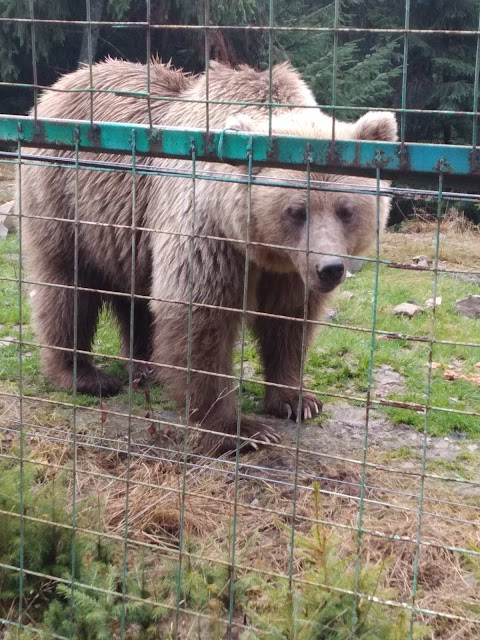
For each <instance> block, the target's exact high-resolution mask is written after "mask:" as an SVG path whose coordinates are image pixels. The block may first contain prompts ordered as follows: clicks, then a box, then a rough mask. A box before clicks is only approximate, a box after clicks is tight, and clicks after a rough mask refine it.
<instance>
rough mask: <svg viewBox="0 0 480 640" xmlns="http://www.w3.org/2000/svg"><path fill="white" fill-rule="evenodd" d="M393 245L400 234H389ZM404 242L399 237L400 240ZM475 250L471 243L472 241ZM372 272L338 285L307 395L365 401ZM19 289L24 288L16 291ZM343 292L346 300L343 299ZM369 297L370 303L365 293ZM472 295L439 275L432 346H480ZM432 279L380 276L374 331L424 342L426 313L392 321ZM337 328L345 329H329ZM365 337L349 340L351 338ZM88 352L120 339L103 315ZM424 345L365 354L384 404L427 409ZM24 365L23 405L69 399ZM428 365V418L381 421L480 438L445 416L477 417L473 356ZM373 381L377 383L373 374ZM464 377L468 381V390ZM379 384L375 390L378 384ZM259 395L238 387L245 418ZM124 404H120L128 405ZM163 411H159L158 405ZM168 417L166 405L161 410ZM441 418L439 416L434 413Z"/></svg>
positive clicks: (8, 273) (397, 415)
mask: <svg viewBox="0 0 480 640" xmlns="http://www.w3.org/2000/svg"><path fill="white" fill-rule="evenodd" d="M391 235H399V236H400V235H401V234H389V236H388V237H390V236H391ZM403 237H405V236H403ZM477 241H478V239H477ZM18 251H19V248H18V238H17V237H16V236H9V237H8V238H7V239H6V240H4V241H3V242H2V243H0V273H2V275H4V276H5V277H8V278H12V279H14V280H16V279H18ZM374 273H375V267H374V265H372V264H368V265H366V266H365V267H364V269H363V270H362V271H361V272H359V273H357V274H356V275H355V276H354V277H353V278H351V279H348V280H347V281H346V283H345V284H344V285H343V287H342V289H343V291H344V293H343V295H342V293H340V295H339V296H337V298H336V301H335V303H334V305H335V307H334V309H335V312H336V315H335V317H334V318H333V320H332V322H331V323H332V325H333V326H329V327H325V328H324V329H323V330H322V331H321V332H320V334H319V336H318V338H317V339H316V341H315V344H314V345H313V347H312V349H311V350H310V353H309V357H308V360H307V363H306V368H305V372H306V385H307V386H308V387H309V388H312V389H313V390H314V391H316V392H318V393H319V394H320V396H321V395H322V392H326V393H329V394H332V393H333V394H338V395H343V396H347V397H348V396H349V395H351V396H355V397H358V396H361V397H364V396H365V394H366V391H367V388H368V377H369V366H370V341H371V334H370V328H371V326H372V293H371V292H372V291H373V289H374ZM24 288H25V287H24ZM345 292H348V295H346V294H345ZM367 292H370V293H367ZM470 293H480V286H479V285H475V284H472V283H468V282H462V281H460V280H458V279H455V278H453V277H452V276H450V275H440V276H439V279H438V289H437V296H441V298H442V302H441V305H440V306H439V307H438V308H437V309H436V312H435V323H434V325H433V330H434V336H435V339H436V340H446V341H452V342H454V343H455V342H466V343H472V342H473V343H477V344H478V343H480V326H479V324H478V320H475V319H472V318H466V317H463V316H461V315H460V314H458V313H457V311H456V309H455V301H456V300H458V299H460V298H463V297H466V296H467V295H468V294H470ZM432 295H433V294H432V274H431V273H426V272H418V271H401V272H400V271H398V270H396V269H389V268H387V267H384V266H382V267H381V270H380V280H379V289H378V298H377V318H376V323H377V324H376V326H377V329H378V330H379V331H386V332H390V333H393V334H399V335H410V336H415V337H429V336H430V335H431V332H432V313H433V312H432V310H431V309H427V310H425V311H424V312H422V313H419V314H417V315H416V316H415V317H413V318H407V317H404V316H394V315H393V313H392V312H393V309H394V307H395V306H396V305H398V304H400V303H402V302H405V301H415V302H416V303H418V304H420V305H424V304H425V302H426V301H427V299H429V298H431V297H432ZM22 312H23V322H24V324H25V325H27V326H26V327H24V329H23V332H22V339H23V341H26V342H34V341H35V338H34V335H33V332H32V330H31V328H30V326H29V305H28V298H27V296H26V292H25V291H24V296H23V305H22ZM19 320H20V318H19V299H18V285H17V283H16V282H5V281H3V282H1V281H0V340H2V338H5V337H7V336H10V337H14V338H15V337H18V324H19ZM335 325H344V326H346V327H347V328H343V327H336V326H335ZM357 328H360V329H366V331H363V332H362V331H357V330H356V329H357ZM94 349H95V350H96V351H97V352H101V353H104V354H107V355H116V354H118V353H119V336H118V332H117V330H116V327H115V324H114V323H113V322H111V321H110V319H109V318H108V317H107V315H106V314H103V315H102V318H101V321H100V326H99V331H98V334H97V338H96V344H95V347H94ZM429 349H430V347H429V345H428V344H426V343H424V342H414V341H410V340H404V339H388V340H384V339H382V336H380V339H378V340H377V341H376V344H375V351H374V354H373V368H374V369H376V368H379V367H382V365H388V366H389V367H391V368H392V369H393V371H395V372H397V373H398V374H400V376H401V377H402V379H403V386H404V388H403V389H401V390H400V391H399V390H398V389H397V390H396V391H392V392H391V393H388V394H387V395H386V396H385V397H386V399H388V400H393V401H398V402H408V403H417V404H420V405H423V404H425V402H426V397H427V395H426V394H427V387H428V359H429ZM22 353H23V358H22V368H23V392H24V394H25V395H38V394H40V395H42V394H48V395H49V397H51V399H53V400H57V401H65V402H68V401H69V399H70V395H69V394H68V393H63V392H59V391H58V390H55V389H53V388H52V387H51V385H49V383H48V382H47V381H45V380H44V379H43V378H42V376H41V375H40V368H39V353H38V349H36V348H35V347H30V346H27V345H26V346H24V347H23V350H22ZM239 358H240V353H239V350H237V352H236V356H235V360H236V370H237V372H239ZM244 359H245V365H244V366H245V371H244V376H245V377H246V378H249V377H257V378H258V377H261V367H260V363H259V359H258V354H257V351H256V349H255V345H254V341H253V340H252V339H251V337H250V336H247V342H246V345H245V350H244ZM433 361H434V362H435V363H437V364H436V365H435V366H436V368H435V369H434V370H433V371H432V379H431V386H430V398H429V399H430V405H431V406H433V407H435V409H433V410H431V411H429V412H428V414H427V416H426V417H425V415H423V413H422V412H415V411H412V410H409V409H401V408H400V409H399V408H395V407H386V408H385V411H386V413H387V414H388V416H389V418H390V419H391V420H392V422H393V423H394V424H399V423H403V424H408V425H411V426H413V427H415V428H417V429H423V428H424V425H425V422H426V425H427V431H428V432H429V433H430V434H432V435H449V434H452V433H460V434H465V435H468V436H478V435H480V421H479V419H478V417H475V416H468V415H462V414H461V413H453V412H452V411H451V410H458V411H466V412H468V411H477V412H478V409H479V407H480V387H479V385H478V381H477V382H475V381H474V379H473V376H474V375H475V374H478V372H479V370H478V363H479V361H480V350H479V349H476V348H472V347H464V346H461V345H457V344H449V345H444V344H435V345H434V347H433ZM102 366H105V367H106V369H107V370H109V371H110V372H112V373H114V374H116V375H118V376H120V377H123V378H124V379H126V374H125V372H124V369H123V367H122V365H121V363H119V362H115V361H109V362H108V361H107V362H106V363H104V364H103V365H102ZM452 366H454V368H456V370H458V372H460V373H461V374H463V376H464V377H465V378H467V379H456V380H446V379H445V378H444V373H445V370H446V369H449V368H451V367H452ZM18 373H19V358H18V347H17V345H15V344H12V345H11V346H3V347H0V380H3V381H6V382H9V383H11V384H12V385H13V384H15V383H16V381H17V380H18ZM379 375H380V377H381V374H379ZM469 376H470V377H471V379H472V380H471V381H470V380H468V378H469ZM380 383H381V380H380ZM152 394H153V397H152V401H153V402H155V403H156V402H162V403H163V404H164V405H165V403H166V402H167V401H166V399H165V397H164V396H163V394H162V391H161V389H159V388H158V387H156V386H153V387H152ZM261 396H262V386H261V385H259V384H255V383H251V382H245V383H244V395H243V404H244V410H245V411H247V412H260V411H261V408H262V406H261ZM126 399H127V396H126V395H124V397H123V398H122V397H120V401H126ZM78 403H79V404H80V405H83V406H90V405H94V404H96V403H97V400H95V399H92V398H91V397H88V396H83V395H81V394H80V395H79V396H78ZM136 403H137V404H139V406H143V404H144V396H143V395H142V394H136ZM165 406H167V405H165ZM168 407H169V408H170V407H171V405H168ZM438 409H439V410H438Z"/></svg>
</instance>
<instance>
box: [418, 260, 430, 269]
mask: <svg viewBox="0 0 480 640" xmlns="http://www.w3.org/2000/svg"><path fill="white" fill-rule="evenodd" d="M415 266H416V267H418V268H419V269H430V265H429V264H428V262H427V261H426V260H420V262H417V264H416V265H415Z"/></svg>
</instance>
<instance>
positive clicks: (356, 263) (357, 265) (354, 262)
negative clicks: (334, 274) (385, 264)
mask: <svg viewBox="0 0 480 640" xmlns="http://www.w3.org/2000/svg"><path fill="white" fill-rule="evenodd" d="M364 264H365V260H359V259H358V258H351V259H350V260H349V261H348V270H349V271H350V272H351V273H358V271H361V270H362V269H363V266H364Z"/></svg>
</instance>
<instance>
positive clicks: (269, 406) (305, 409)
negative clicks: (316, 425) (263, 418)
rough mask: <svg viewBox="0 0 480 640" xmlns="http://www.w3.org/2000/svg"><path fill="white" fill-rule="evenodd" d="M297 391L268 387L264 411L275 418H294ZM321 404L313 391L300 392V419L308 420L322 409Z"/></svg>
mask: <svg viewBox="0 0 480 640" xmlns="http://www.w3.org/2000/svg"><path fill="white" fill-rule="evenodd" d="M298 405H299V393H297V392H296V391H293V390H292V389H273V388H271V389H268V390H267V393H266V398H265V411H266V413H269V414H270V415H272V416H276V417H277V418H284V419H285V418H286V419H287V420H296V419H297V416H298ZM322 408H323V405H322V403H321V402H320V400H319V399H318V398H317V397H316V396H314V395H313V393H306V392H303V393H302V415H301V416H300V419H301V420H310V418H314V417H315V416H316V415H318V414H319V413H320V412H321V411H322Z"/></svg>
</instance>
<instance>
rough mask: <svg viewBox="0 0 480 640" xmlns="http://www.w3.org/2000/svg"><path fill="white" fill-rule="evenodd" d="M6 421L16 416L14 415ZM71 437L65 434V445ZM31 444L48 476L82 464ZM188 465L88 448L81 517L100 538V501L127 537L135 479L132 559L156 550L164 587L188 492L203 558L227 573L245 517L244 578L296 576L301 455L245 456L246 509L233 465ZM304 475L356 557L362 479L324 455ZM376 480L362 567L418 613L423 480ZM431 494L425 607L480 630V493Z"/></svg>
mask: <svg viewBox="0 0 480 640" xmlns="http://www.w3.org/2000/svg"><path fill="white" fill-rule="evenodd" d="M3 415H4V417H5V409H4V414H3ZM42 433H44V432H42ZM69 435H70V434H67V433H65V437H66V438H67V437H68V436H69ZM27 443H28V446H29V448H30V459H31V461H32V462H34V463H36V464H39V465H43V466H44V467H46V468H47V469H48V473H49V474H55V473H57V471H58V470H59V469H61V468H65V466H66V465H67V466H68V465H69V464H70V462H71V448H70V447H69V446H67V445H65V443H61V442H53V443H52V442H51V441H47V440H45V438H44V437H42V435H41V434H40V432H38V433H37V432H36V431H35V429H32V430H31V431H30V433H29V435H28V439H27ZM182 459H183V458H182V454H178V455H176V456H175V455H173V456H172V461H171V462H168V461H152V460H151V459H148V458H147V457H145V456H143V457H142V456H141V455H140V456H135V457H133V458H132V459H131V461H130V464H127V457H126V455H125V452H124V450H123V451H121V450H120V449H119V451H118V452H111V451H110V452H105V451H101V450H96V449H94V448H86V447H84V446H82V445H80V446H79V448H78V459H77V474H76V480H75V481H76V496H77V502H78V503H79V505H81V504H84V509H83V511H82V510H81V511H80V513H79V522H80V523H81V526H85V527H88V528H92V521H94V520H95V517H94V518H92V503H93V504H95V503H100V502H101V504H102V509H101V511H102V517H101V519H97V520H98V525H96V526H97V527H98V528H96V529H95V530H96V531H98V532H100V533H102V534H104V535H107V536H113V537H116V538H118V539H121V538H122V536H123V535H124V528H125V505H126V497H127V482H126V479H127V476H128V478H129V491H128V502H129V512H128V530H129V541H130V542H131V548H132V550H134V549H135V548H140V547H147V548H150V550H151V553H152V561H153V562H154V563H156V564H158V575H159V576H160V575H161V573H162V562H161V560H160V559H161V558H162V557H165V556H167V557H172V558H174V557H175V555H176V553H177V550H178V545H179V539H180V530H181V525H182V521H181V518H182V515H181V514H182V510H181V504H182V491H183V487H185V503H184V504H185V508H184V515H183V518H184V519H183V527H184V532H185V535H186V539H189V540H194V541H195V551H194V552H193V555H194V556H195V557H199V558H201V559H202V561H204V562H206V563H207V564H211V563H216V562H218V563H228V560H229V557H230V552H231V548H230V541H231V537H232V522H233V518H234V516H235V517H236V526H237V529H236V545H237V547H236V548H237V563H238V565H239V567H240V573H245V572H250V571H252V570H254V571H255V572H256V573H257V575H262V574H264V575H268V574H270V575H271V574H279V575H287V574H288V563H289V556H290V545H289V540H290V535H289V534H290V530H291V524H292V515H291V514H292V505H293V501H292V499H293V495H294V490H293V486H292V484H291V483H293V469H294V462H295V454H294V452H293V451H292V452H285V451H283V452H281V454H277V453H276V452H275V450H274V449H272V450H267V449H266V450H263V451H260V452H258V453H255V454H249V455H247V456H244V457H243V458H242V466H241V468H240V473H241V477H240V478H238V480H237V483H238V492H237V502H235V469H234V467H232V464H231V462H229V461H207V462H204V463H200V464H198V466H195V467H192V466H190V467H188V468H187V471H186V473H185V485H184V484H183V473H182V470H183V467H182ZM379 460H380V458H379ZM259 468H260V469H259ZM267 468H268V469H273V470H275V469H277V470H281V471H282V478H283V479H284V484H274V483H272V482H271V481H270V480H269V479H268V477H267V476H268V474H269V473H270V472H268V473H267V472H266V471H265V472H262V469H267ZM299 468H300V471H301V473H302V474H310V477H313V476H316V477H320V478H323V479H322V480H321V490H322V514H321V515H322V519H323V520H324V521H325V523H326V524H325V527H326V530H327V531H331V530H332V531H333V530H335V531H336V533H337V535H338V536H340V537H341V538H342V540H343V541H344V542H343V543H342V545H343V546H342V549H343V552H344V553H345V554H347V553H349V554H350V553H352V551H354V550H355V531H356V528H357V526H358V507H359V496H360V484H361V468H359V465H358V464H354V463H349V462H336V463H335V462H333V461H332V462H331V463H328V464H323V463H320V462H319V461H318V457H316V456H315V457H314V456H312V457H308V456H306V457H303V458H301V459H300V460H299ZM290 472H291V473H290ZM365 479H366V484H367V490H366V494H365V498H366V502H365V509H364V514H363V529H364V530H365V531H366V532H370V533H365V534H364V536H363V538H362V546H361V554H362V562H365V561H367V560H368V561H370V562H373V563H375V564H378V565H384V566H385V572H384V578H383V584H382V586H384V587H386V588H392V589H394V592H395V594H396V595H395V599H396V600H397V601H398V602H401V603H408V602H410V597H411V592H412V584H413V572H414V569H413V568H414V563H415V554H416V545H415V543H414V541H415V540H416V536H417V532H418V526H419V520H418V511H417V510H418V493H419V482H420V478H419V476H418V475H415V474H413V473H411V474H408V473H406V472H405V471H403V470H402V469H400V467H392V464H390V465H389V468H388V469H387V468H385V467H384V466H382V465H381V464H380V462H379V464H378V466H377V468H371V469H369V470H368V473H367V474H366V478H365ZM471 488H472V487H471ZM424 490H425V494H424V507H423V508H424V513H423V517H422V522H421V530H420V537H421V540H422V542H424V543H428V544H423V545H422V546H421V551H420V555H419V560H418V575H417V579H418V589H417V597H416V605H417V606H418V607H420V608H422V609H428V610H432V611H435V612H439V613H440V614H441V613H443V614H452V615H454V616H459V617H462V616H463V617H466V618H469V619H476V618H477V619H478V623H477V624H480V617H479V616H480V587H479V582H478V575H477V579H474V577H473V575H472V573H469V571H468V567H467V565H466V559H465V558H466V556H465V554H464V553H462V552H459V551H455V550H452V549H450V548H449V547H452V546H455V547H456V548H458V549H467V550H468V549H471V550H478V549H480V508H479V507H478V492H477V493H475V486H473V495H469V494H468V493H466V492H465V491H463V488H462V485H461V483H455V482H451V483H448V482H447V481H445V480H441V479H438V480H436V479H433V478H427V479H426V481H425V487H424ZM477 490H478V483H477ZM314 518H315V508H314V500H313V495H312V491H311V481H305V480H302V483H301V486H300V487H299V488H298V490H297V496H296V520H295V527H296V531H297V532H303V533H307V532H308V531H309V530H310V529H311V526H312V522H313V520H314ZM342 526H343V527H344V528H341V527H342ZM399 538H400V539H399ZM341 552H342V551H341ZM132 553H134V551H132ZM158 554H159V555H158ZM157 555H158V558H157ZM155 558H157V560H155ZM477 562H478V559H477ZM294 571H295V576H296V577H297V578H299V579H301V578H302V575H303V566H302V561H301V558H300V557H298V558H296V561H295V568H294ZM422 622H423V623H427V624H429V625H430V626H431V628H432V638H437V639H441V638H442V639H443V638H444V639H447V638H448V640H451V639H452V638H458V639H462V640H469V639H472V640H473V638H477V637H478V635H477V632H478V626H476V624H475V623H472V622H465V621H462V620H459V619H451V620H449V619H447V618H446V617H445V616H441V615H437V616H434V615H432V616H430V615H425V616H423V617H422Z"/></svg>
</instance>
